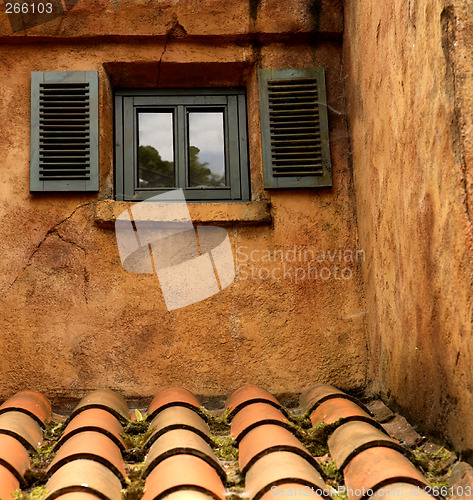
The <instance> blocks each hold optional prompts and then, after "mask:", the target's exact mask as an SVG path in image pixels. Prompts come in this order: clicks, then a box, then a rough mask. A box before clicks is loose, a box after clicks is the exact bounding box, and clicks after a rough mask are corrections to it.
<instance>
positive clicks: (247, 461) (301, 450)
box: [238, 424, 321, 475]
mask: <svg viewBox="0 0 473 500" xmlns="http://www.w3.org/2000/svg"><path fill="white" fill-rule="evenodd" d="M277 451H289V452H292V453H294V454H297V455H299V456H301V457H302V458H304V459H305V460H307V461H308V462H309V463H310V464H311V466H312V467H314V468H315V469H318V472H319V473H320V474H321V471H320V468H319V465H318V463H317V461H316V460H315V458H314V457H313V456H312V455H311V454H310V453H309V452H308V451H307V450H306V448H305V447H304V446H303V444H302V443H301V442H300V441H299V440H298V439H297V438H296V437H295V436H294V435H293V434H291V433H290V432H289V431H288V430H287V429H284V428H283V427H280V426H279V425H272V424H268V425H262V426H260V427H256V428H255V429H253V430H252V431H250V432H249V433H248V434H247V435H246V436H245V437H244V438H243V439H242V440H241V442H240V446H239V452H240V453H239V460H238V463H239V465H240V470H241V472H242V474H244V475H245V474H246V473H247V472H248V470H249V469H250V468H251V467H253V466H254V464H255V463H257V461H258V460H260V459H261V457H263V456H265V455H267V454H268V453H274V452H277Z"/></svg>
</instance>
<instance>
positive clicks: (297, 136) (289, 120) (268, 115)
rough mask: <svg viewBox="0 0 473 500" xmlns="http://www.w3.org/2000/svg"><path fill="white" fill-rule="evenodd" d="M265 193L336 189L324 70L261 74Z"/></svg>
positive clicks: (265, 72) (288, 70)
mask: <svg viewBox="0 0 473 500" xmlns="http://www.w3.org/2000/svg"><path fill="white" fill-rule="evenodd" d="M258 79H259V96H260V109H261V138H262V150H263V176H264V187H265V188H307V187H331V186H332V165H331V161H330V144H329V132H328V119H327V98H326V93H325V71H324V68H298V69H260V70H258Z"/></svg>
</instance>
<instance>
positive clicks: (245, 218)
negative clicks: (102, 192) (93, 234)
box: [94, 200, 271, 229]
mask: <svg viewBox="0 0 473 500" xmlns="http://www.w3.org/2000/svg"><path fill="white" fill-rule="evenodd" d="M133 205H135V202H129V201H114V200H105V201H98V202H97V203H96V205H95V215H94V222H95V224H96V225H97V226H99V227H102V228H106V229H113V228H114V225H115V220H116V218H117V217H118V216H119V215H120V214H121V213H122V212H124V211H125V210H127V209H129V208H130V207H132V206H133ZM187 206H188V207H189V213H190V216H191V219H192V222H193V223H194V225H197V226H198V225H203V224H209V225H218V226H246V225H264V224H271V205H270V203H269V202H267V201H249V202H219V203H188V204H187ZM150 220H151V219H150ZM174 222H178V221H174Z"/></svg>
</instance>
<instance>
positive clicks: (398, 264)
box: [344, 0, 473, 458]
mask: <svg viewBox="0 0 473 500" xmlns="http://www.w3.org/2000/svg"><path fill="white" fill-rule="evenodd" d="M472 14H473V7H472V4H471V2H467V1H463V0H458V1H457V0H452V1H450V2H449V1H442V0H410V1H409V2H407V1H405V0H393V1H389V2H368V3H367V2H360V1H351V2H346V4H345V33H344V64H345V72H346V89H347V102H348V104H347V108H348V114H349V123H350V134H351V143H352V149H353V171H354V185H355V191H356V203H357V219H358V227H359V237H360V243H361V245H362V246H363V247H364V248H365V249H366V251H367V258H366V262H365V263H364V265H363V272H364V279H365V282H366V294H367V310H368V313H367V322H368V330H369V349H370V378H371V379H372V388H373V390H374V391H375V392H380V393H381V394H384V395H385V396H386V397H387V398H390V399H391V400H392V401H394V402H396V403H397V404H398V405H400V406H401V407H402V408H403V410H404V411H405V412H406V413H408V414H410V416H411V418H413V419H414V420H415V421H417V422H418V423H419V424H420V426H421V428H423V430H424V431H428V432H431V433H434V434H435V433H437V434H441V433H443V434H445V435H446V436H447V437H448V438H449V439H450V440H451V441H452V442H453V443H454V445H455V446H456V448H457V449H458V450H462V451H463V452H464V455H465V456H466V457H468V456H470V458H471V449H472V448H473V420H472V419H471V409H472V408H473V393H472V383H473V353H472V346H473V343H472V297H473V287H472V283H473V282H472V278H473V275H472V271H473V268H472V257H473V244H472V241H473V240H472V225H471V215H472V210H473V208H472V196H473V189H472V169H471V166H472V142H471V137H472V119H473V113H472V111H473V107H472V100H473V86H472V83H471V82H472V80H471V76H472V64H471V53H472V48H473V47H472V41H473V38H472V33H473V26H472V22H473V15H472Z"/></svg>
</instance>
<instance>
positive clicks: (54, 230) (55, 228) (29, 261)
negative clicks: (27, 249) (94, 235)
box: [3, 202, 95, 303]
mask: <svg viewBox="0 0 473 500" xmlns="http://www.w3.org/2000/svg"><path fill="white" fill-rule="evenodd" d="M94 203H95V202H88V203H84V204H82V205H80V206H78V207H76V208H75V209H74V210H73V211H72V212H71V214H70V215H68V216H67V217H65V218H64V219H62V220H61V221H59V222H58V223H56V224H55V225H54V226H53V227H52V228H50V229H48V231H47V232H46V234H45V235H44V237H43V239H42V240H41V241H40V242H39V243H38V244H37V245H36V246H35V248H34V249H33V251H32V252H31V254H30V256H29V257H28V259H27V261H26V264H25V265H24V266H23V267H22V268H21V269H20V271H19V273H18V274H17V275H16V277H15V279H14V280H13V281H12V282H11V283H10V284H9V285H8V286H7V287H6V289H5V291H4V292H3V295H5V294H6V293H7V292H8V291H9V290H10V289H11V288H12V287H13V286H14V285H15V283H16V282H17V281H18V280H19V279H20V278H21V277H22V275H23V274H24V273H25V271H26V270H27V269H28V267H30V266H31V264H32V260H33V257H34V256H35V255H36V253H37V252H38V251H39V250H40V249H41V247H42V246H43V244H44V243H45V242H46V240H47V239H48V238H49V237H50V236H51V235H53V234H55V235H57V237H58V238H59V239H60V240H62V241H64V242H65V243H69V244H70V245H74V246H76V247H77V248H79V249H80V250H82V251H83V252H84V253H87V252H86V249H85V248H84V247H82V246H80V245H79V244H78V243H76V242H75V241H72V240H68V239H66V238H64V237H63V236H62V235H61V234H60V233H59V231H58V229H59V227H60V226H61V225H62V224H64V223H65V222H66V221H68V220H69V219H70V218H71V217H73V216H74V214H75V213H76V212H77V211H78V210H79V209H81V208H84V207H86V206H89V205H93V204H94ZM84 293H85V292H84ZM86 302H87V303H88V301H87V300H86Z"/></svg>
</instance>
